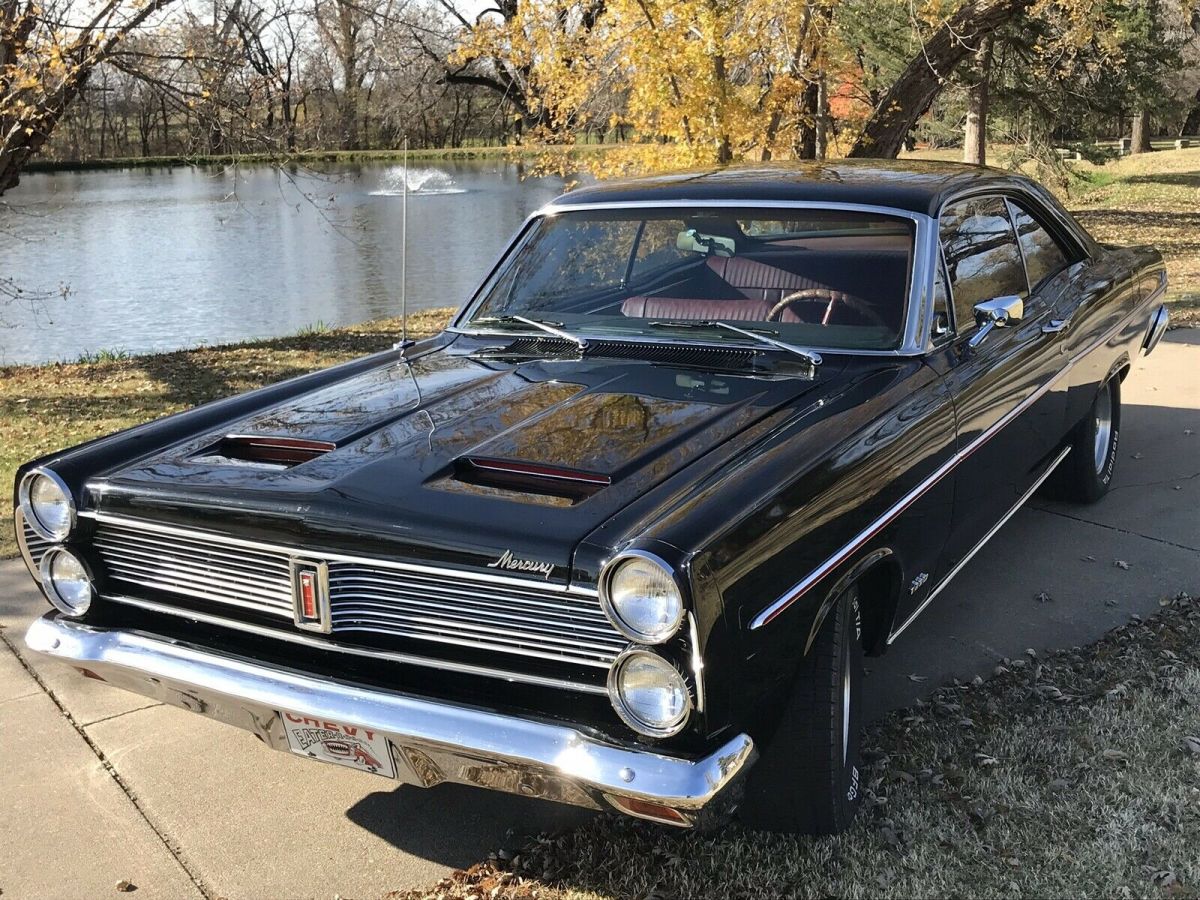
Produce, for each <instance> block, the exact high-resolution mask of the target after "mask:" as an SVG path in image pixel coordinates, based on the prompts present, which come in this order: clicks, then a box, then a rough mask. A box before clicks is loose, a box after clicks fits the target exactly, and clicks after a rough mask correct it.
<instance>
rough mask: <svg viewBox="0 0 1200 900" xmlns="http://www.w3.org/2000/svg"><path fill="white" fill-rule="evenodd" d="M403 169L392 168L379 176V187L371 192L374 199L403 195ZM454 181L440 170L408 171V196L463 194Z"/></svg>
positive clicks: (462, 190) (462, 189)
mask: <svg viewBox="0 0 1200 900" xmlns="http://www.w3.org/2000/svg"><path fill="white" fill-rule="evenodd" d="M404 174H405V173H404V167H403V166H392V167H391V168H390V169H388V170H387V171H386V172H384V173H383V175H382V176H380V179H379V187H378V188H376V189H375V190H373V191H371V195H372V196H375V197H399V196H400V195H401V194H403V193H404ZM466 192H467V189H466V188H463V187H459V186H458V185H457V184H455V183H454V179H453V178H451V177H450V176H449V175H447V174H446V173H445V172H443V171H441V170H440V169H413V168H410V169H409V170H408V193H409V196H413V195H422V194H465V193H466Z"/></svg>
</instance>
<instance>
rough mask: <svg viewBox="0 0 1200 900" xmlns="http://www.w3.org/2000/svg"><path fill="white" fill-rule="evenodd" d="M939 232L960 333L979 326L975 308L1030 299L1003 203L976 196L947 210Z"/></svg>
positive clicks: (1010, 222) (1006, 210)
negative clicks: (1008, 297)
mask: <svg viewBox="0 0 1200 900" xmlns="http://www.w3.org/2000/svg"><path fill="white" fill-rule="evenodd" d="M939 232H940V235H941V240H942V253H943V256H944V259H945V261H946V277H947V279H948V280H949V282H950V292H951V295H952V297H953V300H954V319H955V321H956V322H957V323H958V331H959V333H960V334H962V333H963V332H966V331H970V330H971V329H973V328H974V327H975V304H976V303H981V302H983V301H984V300H991V299H992V298H994V297H1003V296H1006V295H1010V294H1017V295H1019V296H1021V297H1025V296H1027V295H1028V293H1029V285H1028V284H1027V283H1026V281H1025V266H1024V265H1023V264H1022V262H1021V251H1020V249H1019V247H1018V246H1017V235H1016V232H1014V231H1013V225H1012V220H1011V219H1009V217H1008V207H1007V205H1006V204H1005V202H1004V200H1003V199H1002V198H1000V197H972V198H971V199H969V200H961V201H959V202H958V203H953V204H951V205H950V206H947V207H946V208H945V209H944V210H942V217H941V221H940V224H939Z"/></svg>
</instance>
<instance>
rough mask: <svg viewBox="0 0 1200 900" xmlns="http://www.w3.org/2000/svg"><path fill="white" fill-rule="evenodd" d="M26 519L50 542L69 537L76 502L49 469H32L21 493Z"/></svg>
mask: <svg viewBox="0 0 1200 900" xmlns="http://www.w3.org/2000/svg"><path fill="white" fill-rule="evenodd" d="M18 499H19V501H20V503H21V513H22V514H23V515H24V516H25V521H26V522H28V523H29V526H30V527H31V528H32V529H33V530H34V531H36V532H37V533H38V534H39V535H40V536H41V537H43V538H45V539H46V540H48V541H61V540H65V539H66V537H67V535H68V534H70V533H71V529H72V528H73V527H74V526H75V501H74V500H72V499H71V492H70V491H68V490H67V486H66V485H65V484H63V482H62V479H61V478H59V477H58V476H57V475H55V474H54V473H53V472H51V471H50V470H49V469H41V470H38V471H35V472H30V473H29V474H28V475H26V476H25V477H24V478H23V479H22V480H21V488H20V491H19V492H18Z"/></svg>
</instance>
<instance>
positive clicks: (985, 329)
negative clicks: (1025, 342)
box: [967, 294, 1025, 349]
mask: <svg viewBox="0 0 1200 900" xmlns="http://www.w3.org/2000/svg"><path fill="white" fill-rule="evenodd" d="M1024 316H1025V301H1024V300H1022V299H1021V298H1020V297H1018V296H1017V295H1016V294H1010V295H1008V296H1005V297H994V298H992V299H991V300H984V301H983V302H982V303H976V304H975V323H976V324H977V325H978V326H979V331H977V332H976V333H975V336H974V337H972V338H971V340H969V341H968V342H967V346H968V347H970V348H971V349H974V348H976V347H978V346H979V345H980V344H982V343H983V342H984V341H985V340H987V336H988V335H989V334H991V333H992V329H993V328H1007V327H1008V326H1009V325H1012V324H1015V323H1016V322H1020V321H1021V319H1022V318H1023V317H1024Z"/></svg>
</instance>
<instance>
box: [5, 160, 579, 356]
mask: <svg viewBox="0 0 1200 900" xmlns="http://www.w3.org/2000/svg"><path fill="white" fill-rule="evenodd" d="M522 176H523V171H522V169H521V167H520V166H519V165H518V164H514V163H511V162H508V161H498V160H484V161H480V160H466V161H461V162H459V161H455V162H438V163H436V164H433V163H429V162H414V163H412V164H411V165H410V167H409V170H408V185H409V201H408V252H407V262H408V278H407V293H408V304H409V309H420V308H429V307H436V306H457V305H458V304H460V303H461V302H462V301H463V300H464V299H465V298H466V297H467V296H469V294H470V293H471V291H472V290H473V289H474V288H475V287H476V285H477V284H478V282H479V280H480V279H481V278H482V277H483V275H484V274H486V271H487V269H488V268H489V267H490V266H491V264H492V263H493V262H494V261H495V259H496V257H497V255H498V254H499V253H500V251H501V250H503V248H504V246H505V244H506V243H507V241H508V239H509V238H510V237H511V236H512V234H513V232H514V231H515V230H516V228H517V227H518V226H519V225H520V223H521V222H522V221H523V220H524V219H525V217H526V216H528V215H529V214H530V213H531V212H533V211H534V210H536V209H537V208H538V207H540V206H541V205H543V204H544V203H546V202H547V201H549V200H550V199H552V198H553V197H555V196H557V195H558V194H560V193H561V192H562V191H563V189H564V185H565V183H566V182H565V179H562V178H554V177H550V178H523V177H522ZM403 185H404V170H403V167H402V166H400V165H399V164H396V163H378V164H375V163H372V164H368V165H354V166H338V167H336V168H330V169H329V170H326V171H322V172H316V171H313V170H309V169H296V170H280V169H277V168H274V167H271V166H239V167H236V168H173V169H126V170H117V171H111V170H110V171H103V170H102V171H92V172H69V173H54V174H31V175H27V176H25V177H24V178H22V180H21V185H20V186H19V187H18V188H16V189H15V190H13V191H10V192H9V194H8V195H7V196H6V197H5V198H4V200H5V201H7V202H8V205H9V208H7V209H2V210H0V277H4V278H9V279H12V281H13V283H14V284H16V285H17V286H19V287H20V288H21V289H22V290H23V291H24V292H25V293H26V294H32V293H38V294H45V293H47V292H49V293H51V294H54V293H56V292H59V291H65V292H66V293H65V296H62V297H59V296H51V297H48V298H46V297H43V298H39V299H38V300H36V301H32V302H30V301H20V302H8V303H5V302H4V300H3V297H0V364H8V363H37V362H46V361H53V360H73V359H76V358H78V357H79V356H80V355H81V354H85V353H96V352H98V351H102V350H114V351H124V352H128V353H144V352H147V351H154V350H173V349H177V348H180V347H192V346H197V345H199V344H216V343H226V342H230V341H238V340H243V339H247V338H257V337H274V336H280V335H286V334H294V333H296V332H297V331H299V330H301V329H304V328H307V327H311V326H317V325H319V324H323V325H327V326H334V325H344V324H350V323H353V322H361V321H364V320H367V319H371V318H377V317H380V316H394V315H399V312H400V284H401V273H402V267H401V246H400V234H401V208H402V206H403V203H402V200H401V193H402V188H403Z"/></svg>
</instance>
